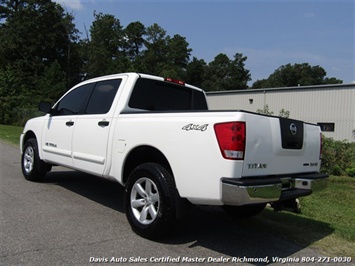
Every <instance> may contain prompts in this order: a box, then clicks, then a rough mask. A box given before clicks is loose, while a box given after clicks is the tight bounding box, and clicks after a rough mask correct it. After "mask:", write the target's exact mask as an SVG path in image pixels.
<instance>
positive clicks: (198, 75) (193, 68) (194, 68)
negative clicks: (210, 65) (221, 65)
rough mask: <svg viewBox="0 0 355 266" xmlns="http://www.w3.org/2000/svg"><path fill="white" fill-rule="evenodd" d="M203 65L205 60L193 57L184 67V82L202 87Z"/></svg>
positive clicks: (204, 65)
mask: <svg viewBox="0 0 355 266" xmlns="http://www.w3.org/2000/svg"><path fill="white" fill-rule="evenodd" d="M205 67H206V62H205V61H204V60H203V59H200V60H199V59H197V58H196V57H193V59H192V61H191V62H189V63H188V65H187V67H186V77H185V80H186V82H187V83H190V84H192V85H195V86H197V87H202V83H203V81H204V71H205Z"/></svg>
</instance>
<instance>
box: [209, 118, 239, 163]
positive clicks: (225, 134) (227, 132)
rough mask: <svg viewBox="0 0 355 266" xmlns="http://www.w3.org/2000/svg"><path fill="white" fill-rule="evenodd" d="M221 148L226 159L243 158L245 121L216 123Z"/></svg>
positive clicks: (215, 129) (215, 127)
mask: <svg viewBox="0 0 355 266" xmlns="http://www.w3.org/2000/svg"><path fill="white" fill-rule="evenodd" d="M214 131H215V133H216V137H217V141H218V145H219V148H220V150H221V153H222V156H223V157H224V158H225V159H231V160H243V159H244V154H245V122H228V123H220V124H215V125H214Z"/></svg>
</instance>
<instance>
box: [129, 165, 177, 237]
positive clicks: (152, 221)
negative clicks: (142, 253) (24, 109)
mask: <svg viewBox="0 0 355 266" xmlns="http://www.w3.org/2000/svg"><path fill="white" fill-rule="evenodd" d="M176 195H177V192H176V187H175V182H174V179H173V177H172V175H171V174H170V173H169V172H168V171H167V170H166V169H165V168H164V167H162V166H161V165H159V164H156V163H144V164H142V165H140V166H138V167H137V168H136V169H135V170H134V171H133V172H132V174H131V175H130V176H129V178H128V181H127V183H126V187H125V195H124V196H125V211H126V216H127V219H128V221H129V223H130V225H131V227H132V229H133V231H134V232H136V233H137V234H138V235H140V236H142V237H145V238H148V239H158V238H161V237H164V236H166V235H167V234H168V233H169V232H171V229H173V228H172V227H173V226H174V225H175V220H176V211H175V200H176Z"/></svg>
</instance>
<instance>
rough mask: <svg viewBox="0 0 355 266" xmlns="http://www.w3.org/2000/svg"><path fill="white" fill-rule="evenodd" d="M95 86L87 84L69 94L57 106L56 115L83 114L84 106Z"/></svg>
mask: <svg viewBox="0 0 355 266" xmlns="http://www.w3.org/2000/svg"><path fill="white" fill-rule="evenodd" d="M93 86H94V84H92V83H90V84H86V85H83V86H80V87H78V88H76V89H74V90H73V91H71V92H69V93H68V94H67V95H66V96H64V98H63V99H62V100H61V101H60V102H59V103H58V104H57V106H56V115H77V114H80V113H82V110H83V107H84V104H85V102H86V100H87V98H88V96H89V94H90V92H91V90H92V87H93Z"/></svg>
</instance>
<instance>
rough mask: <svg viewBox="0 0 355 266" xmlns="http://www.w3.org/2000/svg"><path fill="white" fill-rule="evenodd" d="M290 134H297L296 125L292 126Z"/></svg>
mask: <svg viewBox="0 0 355 266" xmlns="http://www.w3.org/2000/svg"><path fill="white" fill-rule="evenodd" d="M290 132H291V134H292V135H293V136H294V135H296V134H297V127H296V125H295V124H294V123H292V124H291V125H290Z"/></svg>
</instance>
